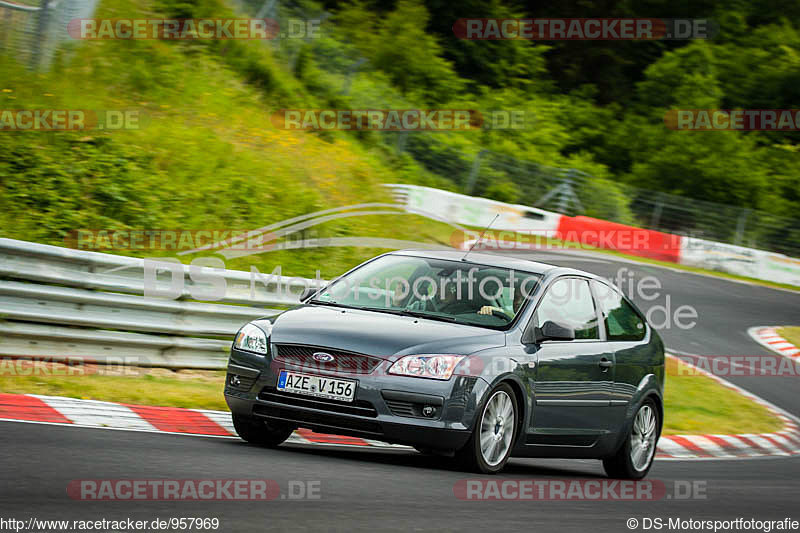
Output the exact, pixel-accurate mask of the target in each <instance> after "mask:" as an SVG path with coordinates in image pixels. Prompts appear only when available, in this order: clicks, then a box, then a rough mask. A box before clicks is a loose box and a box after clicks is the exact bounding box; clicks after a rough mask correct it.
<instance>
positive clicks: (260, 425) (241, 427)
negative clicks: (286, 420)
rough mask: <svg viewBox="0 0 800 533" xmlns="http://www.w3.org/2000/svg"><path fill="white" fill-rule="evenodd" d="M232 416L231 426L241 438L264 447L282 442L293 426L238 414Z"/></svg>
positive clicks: (290, 432) (270, 446)
mask: <svg viewBox="0 0 800 533" xmlns="http://www.w3.org/2000/svg"><path fill="white" fill-rule="evenodd" d="M232 418H233V427H234V429H236V433H237V434H238V435H239V436H240V437H241V438H242V439H244V440H246V441H247V442H249V443H250V444H255V445H256V446H263V447H265V448H274V447H276V446H278V445H279V444H282V443H283V442H284V441H285V440H286V439H288V438H289V435H291V434H292V432H293V431H294V428H292V427H290V426H289V425H287V424H283V423H280V422H274V421H267V420H262V419H258V418H255V419H254V418H247V417H243V416H240V415H233V416H232Z"/></svg>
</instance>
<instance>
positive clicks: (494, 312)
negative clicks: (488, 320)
mask: <svg viewBox="0 0 800 533" xmlns="http://www.w3.org/2000/svg"><path fill="white" fill-rule="evenodd" d="M492 316H496V317H498V318H502V319H505V321H506V322H511V321H512V320H514V317H513V316H508V315H507V314H506V313H504V312H503V311H500V310H499V309H492Z"/></svg>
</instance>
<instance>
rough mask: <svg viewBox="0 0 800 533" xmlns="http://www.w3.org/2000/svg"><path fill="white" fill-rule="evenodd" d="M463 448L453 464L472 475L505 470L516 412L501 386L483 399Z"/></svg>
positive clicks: (512, 399)
mask: <svg viewBox="0 0 800 533" xmlns="http://www.w3.org/2000/svg"><path fill="white" fill-rule="evenodd" d="M478 413H479V415H478V420H477V421H476V423H475V428H474V429H473V431H472V435H471V436H470V438H469V440H468V441H467V444H465V445H464V447H463V448H461V449H460V450H458V451H457V452H456V460H457V461H458V462H459V463H460V464H461V466H462V467H463V468H464V469H466V470H469V471H472V472H480V473H482V474H496V473H498V472H500V471H501V470H502V469H503V467H505V466H506V463H507V462H508V458H509V457H510V456H511V450H512V449H513V448H514V441H515V440H516V437H517V426H518V421H519V408H518V406H517V399H516V396H514V391H513V390H512V389H511V386H509V385H508V384H507V383H501V384H499V385H498V386H497V387H495V388H494V389H492V391H491V392H490V393H489V394H487V395H486V401H485V402H484V403H483V405H482V406H481V408H480V410H479V411H478Z"/></svg>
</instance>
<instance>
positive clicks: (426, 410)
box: [422, 405, 436, 417]
mask: <svg viewBox="0 0 800 533" xmlns="http://www.w3.org/2000/svg"><path fill="white" fill-rule="evenodd" d="M435 413H436V408H435V407H433V406H431V405H426V406H425V407H423V408H422V414H423V415H424V416H427V417H431V416H433V415H434V414H435Z"/></svg>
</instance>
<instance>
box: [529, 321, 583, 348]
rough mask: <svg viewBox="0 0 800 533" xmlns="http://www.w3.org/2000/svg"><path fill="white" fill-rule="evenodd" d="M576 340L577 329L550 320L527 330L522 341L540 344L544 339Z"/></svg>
mask: <svg viewBox="0 0 800 533" xmlns="http://www.w3.org/2000/svg"><path fill="white" fill-rule="evenodd" d="M572 340H575V330H574V329H572V328H569V327H567V326H562V325H561V324H557V323H555V322H553V321H552V320H548V321H547V322H545V323H544V324H542V327H540V328H531V329H529V330H528V331H526V332H525V335H524V336H523V338H522V342H523V343H525V344H539V343H540V342H543V341H572Z"/></svg>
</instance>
